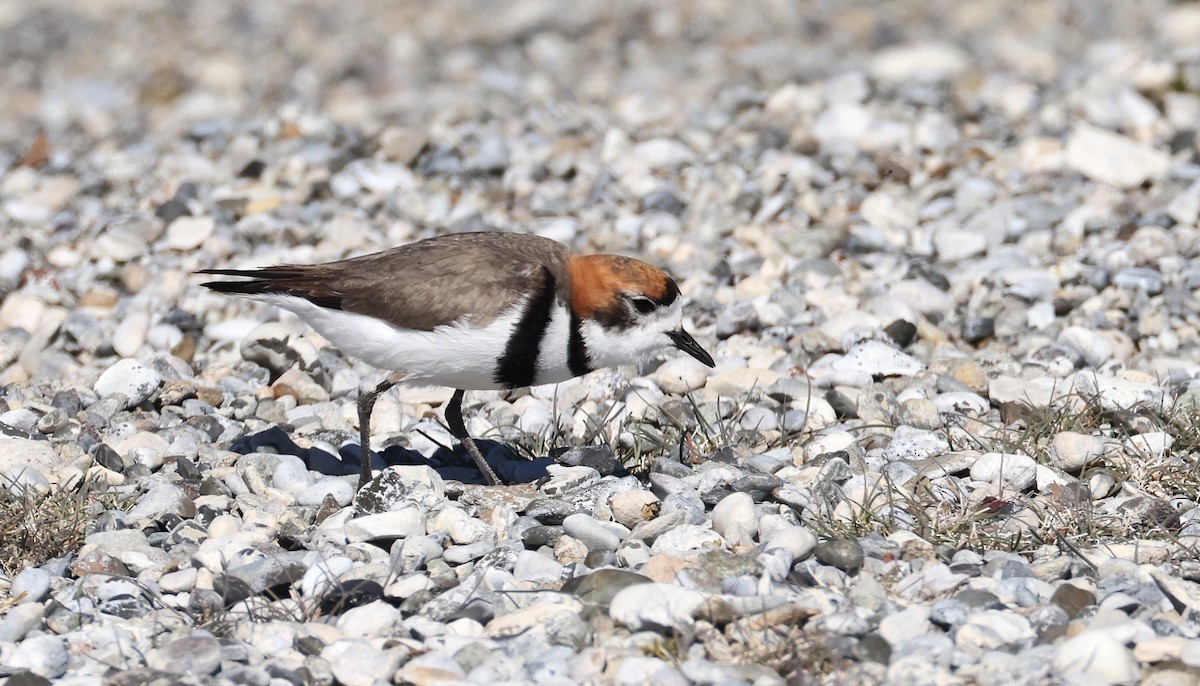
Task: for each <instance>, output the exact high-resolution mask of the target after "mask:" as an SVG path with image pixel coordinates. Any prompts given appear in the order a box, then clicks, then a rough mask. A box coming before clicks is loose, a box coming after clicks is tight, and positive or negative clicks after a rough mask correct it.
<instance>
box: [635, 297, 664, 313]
mask: <svg viewBox="0 0 1200 686" xmlns="http://www.w3.org/2000/svg"><path fill="white" fill-rule="evenodd" d="M633 306H634V307H635V308H637V311H638V312H641V313H642V314H650V313H651V312H653V311H654V310H656V309H657V308H658V306H657V305H655V304H654V301H652V300H650V299H649V298H634V299H633Z"/></svg>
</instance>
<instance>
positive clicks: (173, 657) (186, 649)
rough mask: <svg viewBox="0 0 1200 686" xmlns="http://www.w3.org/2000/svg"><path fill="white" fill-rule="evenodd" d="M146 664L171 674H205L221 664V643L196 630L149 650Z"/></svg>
mask: <svg viewBox="0 0 1200 686" xmlns="http://www.w3.org/2000/svg"><path fill="white" fill-rule="evenodd" d="M146 665H147V666H149V667H151V668H153V669H157V670H160V671H163V672H170V673H172V674H191V675H195V676H207V675H209V674H213V673H214V672H216V671H217V669H218V668H219V667H220V666H221V643H220V641H218V640H217V639H215V638H213V637H212V636H211V635H209V634H208V633H206V632H196V633H194V634H192V635H190V636H185V637H183V638H177V639H175V640H174V641H171V642H170V643H167V644H166V645H164V646H162V647H161V648H155V649H153V650H151V651H149V652H148V653H147V654H146Z"/></svg>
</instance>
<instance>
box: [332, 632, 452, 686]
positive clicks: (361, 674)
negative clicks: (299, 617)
mask: <svg viewBox="0 0 1200 686" xmlns="http://www.w3.org/2000/svg"><path fill="white" fill-rule="evenodd" d="M320 655H321V659H323V660H325V662H326V663H327V664H329V666H330V669H331V670H332V672H333V676H334V678H336V679H337V681H338V683H341V684H344V685H345V686H376V684H380V683H391V682H392V680H393V677H394V676H398V675H397V674H396V670H397V669H398V668H399V667H400V664H401V663H402V662H403V661H404V660H405V658H406V657H407V655H408V653H407V651H403V650H397V649H394V648H393V649H380V648H375V647H373V646H372V645H371V644H370V643H369V642H367V641H365V640H363V639H358V638H346V639H342V640H338V641H333V642H332V643H329V644H328V645H326V646H325V647H324V648H323V649H322V650H321V654H320ZM457 678H461V675H460V676H459V677H457ZM451 680H454V679H451ZM417 683H424V682H417Z"/></svg>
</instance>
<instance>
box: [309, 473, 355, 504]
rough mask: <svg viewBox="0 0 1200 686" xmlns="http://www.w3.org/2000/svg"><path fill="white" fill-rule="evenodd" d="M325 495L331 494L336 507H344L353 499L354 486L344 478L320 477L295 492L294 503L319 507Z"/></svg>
mask: <svg viewBox="0 0 1200 686" xmlns="http://www.w3.org/2000/svg"><path fill="white" fill-rule="evenodd" d="M326 496H331V497H332V498H333V501H334V502H335V503H337V505H338V507H345V506H347V505H349V504H350V501H351V500H353V499H354V486H353V485H352V484H351V483H350V482H349V481H346V480H345V479H321V480H320V481H317V482H316V483H313V484H311V485H309V486H306V487H305V488H304V490H302V491H300V492H299V493H298V494H296V504H297V505H306V506H308V507H320V505H321V503H323V502H325V498H326Z"/></svg>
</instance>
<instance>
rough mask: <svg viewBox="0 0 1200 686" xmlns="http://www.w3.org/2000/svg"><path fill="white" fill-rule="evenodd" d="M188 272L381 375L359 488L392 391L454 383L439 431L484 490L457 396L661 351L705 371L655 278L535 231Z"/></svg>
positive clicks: (624, 261)
mask: <svg viewBox="0 0 1200 686" xmlns="http://www.w3.org/2000/svg"><path fill="white" fill-rule="evenodd" d="M200 273H202V274H220V275H225V276H239V277H245V278H246V279H248V280H243V281H210V282H207V283H204V284H201V285H203V286H206V287H208V288H210V289H212V290H214V291H217V292H220V293H229V294H235V295H244V296H249V297H251V298H254V299H257V300H261V301H263V302H267V303H270V304H272V305H277V306H279V307H282V308H283V309H286V310H289V311H291V312H294V313H295V314H296V315H297V316H299V317H300V319H302V320H304V321H305V322H306V323H307V324H308V325H309V326H311V327H312V328H313V329H315V330H316V331H317V332H318V333H320V334H321V335H322V336H324V337H325V338H326V339H327V340H328V341H329V342H330V343H332V344H333V345H334V346H336V347H337V348H338V349H340V350H341V351H342V352H343V353H345V354H347V355H351V356H353V357H357V358H359V359H360V360H363V361H364V362H367V363H368V364H371V365H373V366H375V367H378V368H380V369H384V370H389V371H391V373H390V374H389V375H388V376H387V378H386V379H385V380H384V381H383V382H381V383H380V384H378V385H377V386H375V387H374V388H370V389H364V390H363V391H361V392H360V394H359V399H358V421H359V439H360V443H361V456H362V457H361V463H362V474H361V477H360V479H359V487H360V488H361V487H362V486H363V485H365V484H366V483H367V482H368V481H369V480H370V478H371V460H370V456H371V450H370V426H371V410H372V408H373V407H374V405H375V399H376V398H377V397H378V396H379V394H381V393H383V392H385V391H387V390H388V389H389V388H391V387H392V386H394V385H396V384H397V383H404V384H410V385H414V386H448V387H450V388H453V389H455V390H454V394H453V396H452V397H451V399H450V402H449V403H448V404H447V405H446V410H445V412H446V424H447V426H448V427H449V429H450V433H451V434H452V435H453V436H454V437H455V438H457V439H458V440H459V441H460V442H462V443H463V444H464V445H465V447H466V448H467V452H468V453H469V454H470V455H471V457H472V459H473V460H474V461H475V463H476V464H477V465H478V467H479V469H480V471H482V472H483V474H484V477H485V478H486V480H487V481H488V483H489V484H492V485H496V484H498V483H500V479H499V478H498V477H497V476H496V474H495V472H494V471H492V469H491V467H490V466H489V465H488V464H487V462H486V461H485V460H484V458H483V456H482V455H481V454H480V452H479V449H478V448H477V447H476V446H475V443H474V441H472V440H471V437H470V435H468V433H467V429H466V425H465V424H464V423H463V418H462V399H463V392H464V391H467V390H494V389H512V388H522V387H525V386H536V385H541V384H551V383H558V382H560V381H565V380H567V379H570V378H572V377H576V376H580V375H583V374H587V373H588V372H590V371H592V370H595V369H601V368H604V367H613V366H618V365H623V364H631V363H635V362H637V361H639V360H641V359H643V358H645V357H647V356H649V355H651V354H653V353H655V352H658V351H660V350H662V349H664V348H668V347H674V348H678V349H679V350H682V351H683V352H686V353H687V354H689V355H691V356H692V357H694V358H696V359H697V360H699V361H700V362H702V363H704V364H706V365H708V366H709V367H712V366H713V359H712V356H711V355H709V354H708V352H706V351H705V350H704V348H702V347H700V344H699V343H697V342H696V340H695V339H694V338H692V336H691V335H690V334H689V333H688V332H687V331H684V329H683V323H682V320H683V308H682V303H681V301H682V298H681V297H680V295H679V287H678V286H677V285H676V284H675V281H674V280H672V279H671V277H669V276H668V275H667V274H666V273H665V272H663V271H662V270H661V269H658V268H657V267H654V266H652V265H650V264H647V263H646V262H643V261H641V260H637V259H633V258H630V257H623V256H619V255H576V254H574V253H573V252H571V250H570V249H569V248H567V247H566V246H565V245H563V244H561V243H559V242H557V241H553V240H550V239H548V238H542V237H540V236H532V235H526V234H516V233H488V232H481V233H461V234H452V235H446V236H438V237H434V238H428V239H425V240H422V241H417V242H415V243H410V244H408V245H402V246H399V247H396V248H392V249H391V250H386V251H383V252H378V253H373V254H370V255H363V256H361V257H354V258H351V259H347V260H340V261H337V262H329V263H325V264H313V265H296V264H288V265H281V266H276V267H264V268H262V269H204V270H201V271H200Z"/></svg>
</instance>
